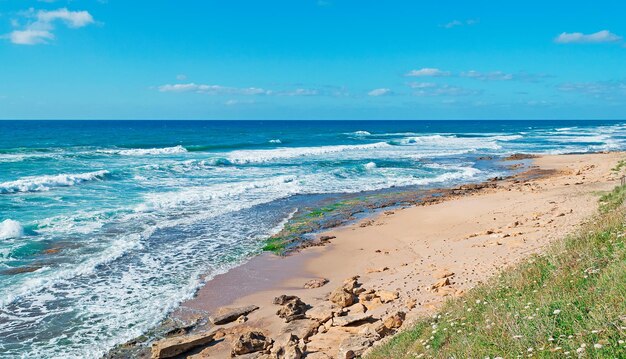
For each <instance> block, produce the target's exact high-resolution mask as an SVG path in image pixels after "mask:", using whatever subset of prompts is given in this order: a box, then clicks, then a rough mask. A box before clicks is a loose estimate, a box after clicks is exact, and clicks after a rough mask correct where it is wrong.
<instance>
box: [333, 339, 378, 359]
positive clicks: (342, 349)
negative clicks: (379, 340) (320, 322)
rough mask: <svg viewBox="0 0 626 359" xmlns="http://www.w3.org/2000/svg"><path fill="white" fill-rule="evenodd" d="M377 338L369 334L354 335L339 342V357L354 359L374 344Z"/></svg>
mask: <svg viewBox="0 0 626 359" xmlns="http://www.w3.org/2000/svg"><path fill="white" fill-rule="evenodd" d="M374 341H375V339H374V338H372V337H371V336H368V335H353V336H350V337H348V338H346V339H344V340H342V341H341V344H339V353H338V358H341V359H353V358H356V357H359V356H361V355H363V353H364V352H365V350H367V348H369V347H370V346H372V343H374Z"/></svg>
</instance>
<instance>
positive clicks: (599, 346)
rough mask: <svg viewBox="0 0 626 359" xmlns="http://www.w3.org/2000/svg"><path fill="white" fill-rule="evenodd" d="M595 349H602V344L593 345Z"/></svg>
mask: <svg viewBox="0 0 626 359" xmlns="http://www.w3.org/2000/svg"><path fill="white" fill-rule="evenodd" d="M593 347H594V348H596V349H601V348H602V344H600V343H596V344H594V345H593Z"/></svg>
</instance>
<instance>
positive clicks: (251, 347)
mask: <svg viewBox="0 0 626 359" xmlns="http://www.w3.org/2000/svg"><path fill="white" fill-rule="evenodd" d="M272 343H273V340H272V339H270V338H267V337H265V335H264V334H263V333H261V332H258V331H248V332H246V333H243V334H241V335H240V336H239V337H238V338H237V339H236V340H235V341H234V342H233V347H232V350H231V354H232V355H233V356H237V355H243V354H249V353H255V352H259V351H264V350H267V349H268V348H269V347H270V346H271V345H272Z"/></svg>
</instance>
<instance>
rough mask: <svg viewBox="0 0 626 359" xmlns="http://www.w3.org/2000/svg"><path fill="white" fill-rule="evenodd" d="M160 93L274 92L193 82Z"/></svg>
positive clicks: (160, 88)
mask: <svg viewBox="0 0 626 359" xmlns="http://www.w3.org/2000/svg"><path fill="white" fill-rule="evenodd" d="M159 91H160V92H197V93H206V94H210V95H222V94H223V95H269V94H271V93H272V92H271V91H269V90H264V89H261V88H256V87H247V88H236V87H225V86H220V85H198V84H195V83H193V82H191V83H187V84H173V85H170V84H167V85H162V86H159Z"/></svg>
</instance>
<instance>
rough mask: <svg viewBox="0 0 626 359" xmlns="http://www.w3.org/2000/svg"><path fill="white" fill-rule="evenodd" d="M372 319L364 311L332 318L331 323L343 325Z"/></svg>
mask: <svg viewBox="0 0 626 359" xmlns="http://www.w3.org/2000/svg"><path fill="white" fill-rule="evenodd" d="M369 320H372V316H371V315H369V314H365V313H358V314H353V315H346V316H343V317H336V318H333V325H334V326H337V327H345V326H348V325H351V324H355V323H359V322H365V321H369Z"/></svg>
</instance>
